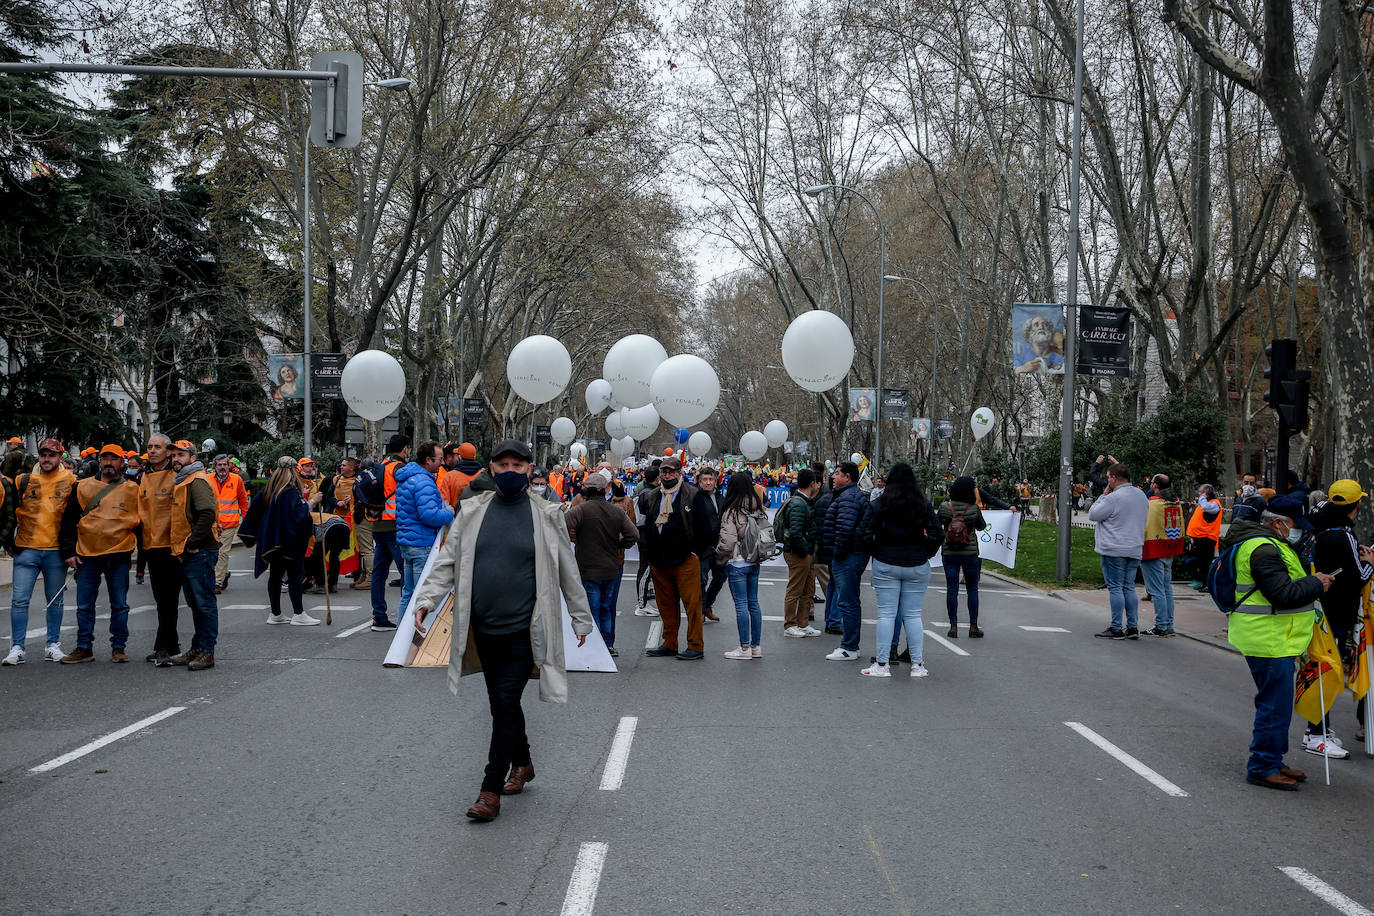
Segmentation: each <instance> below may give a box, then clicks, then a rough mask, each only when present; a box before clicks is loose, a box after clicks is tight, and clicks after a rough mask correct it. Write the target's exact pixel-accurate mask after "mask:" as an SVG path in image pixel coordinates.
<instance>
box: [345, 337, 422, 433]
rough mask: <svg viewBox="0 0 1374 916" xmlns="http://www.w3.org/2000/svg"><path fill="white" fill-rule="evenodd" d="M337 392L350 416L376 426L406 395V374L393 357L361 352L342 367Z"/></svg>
mask: <svg viewBox="0 0 1374 916" xmlns="http://www.w3.org/2000/svg"><path fill="white" fill-rule="evenodd" d="M339 388H340V390H341V391H342V392H343V397H344V400H345V401H347V402H348V406H349V407H351V408H353V412H354V413H356V414H357V415H358V416H360V417H362V418H363V419H364V420H371V421H372V422H374V423H375V422H376V421H378V420H381V419H384V418H385V417H389V416H391V414H392V413H393V412H394V411H395V410H396V408H397V407H399V406H401V398H403V397H405V393H406V373H405V370H404V369H402V368H401V364H400V363H398V362H396V357H394V356H392V355H391V354H390V353H383V352H382V351H381V350H363V351H362V352H361V353H357V354H355V355H354V356H353V358H352V359H350V360H349V361H348V365H346V366H344V370H343V375H342V376H341V377H340V378H339Z"/></svg>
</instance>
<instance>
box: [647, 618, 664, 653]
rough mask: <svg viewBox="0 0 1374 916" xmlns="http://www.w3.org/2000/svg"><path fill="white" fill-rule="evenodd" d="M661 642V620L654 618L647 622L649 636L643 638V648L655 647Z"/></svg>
mask: <svg viewBox="0 0 1374 916" xmlns="http://www.w3.org/2000/svg"><path fill="white" fill-rule="evenodd" d="M661 642H663V621H662V620H655V621H654V622H653V623H651V624H649V638H648V639H646V640H644V648H646V649H656V648H658V644H659V643H661Z"/></svg>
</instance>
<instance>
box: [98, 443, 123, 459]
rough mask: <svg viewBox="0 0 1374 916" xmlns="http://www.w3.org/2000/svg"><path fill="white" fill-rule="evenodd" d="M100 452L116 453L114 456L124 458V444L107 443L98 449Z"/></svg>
mask: <svg viewBox="0 0 1374 916" xmlns="http://www.w3.org/2000/svg"><path fill="white" fill-rule="evenodd" d="M100 454H102V455H105V454H110V455H116V456H118V457H119V458H120V459H123V458H124V446H122V445H114V444H110V445H107V446H105V447H104V448H102V449H101V450H100Z"/></svg>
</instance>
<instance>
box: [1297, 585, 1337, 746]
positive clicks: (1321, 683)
mask: <svg viewBox="0 0 1374 916" xmlns="http://www.w3.org/2000/svg"><path fill="white" fill-rule="evenodd" d="M1344 689H1345V675H1344V673H1343V672H1342V670H1341V655H1340V651H1339V650H1338V649H1337V648H1336V640H1335V639H1334V638H1333V637H1332V635H1331V628H1330V626H1329V625H1328V624H1327V622H1326V615H1325V614H1323V613H1321V612H1320V611H1318V613H1317V621H1316V625H1315V626H1313V627H1312V641H1311V642H1310V643H1309V644H1308V646H1307V651H1306V652H1305V653H1303V655H1302V657H1301V658H1299V659H1298V677H1297V689H1296V692H1295V694H1294V699H1293V710H1294V711H1295V712H1296V713H1297V714H1298V715H1300V716H1302V717H1303V718H1304V719H1306V720H1307V721H1308V722H1311V723H1312V724H1313V725H1316V724H1318V723H1320V722H1322V721H1323V720H1324V719H1325V717H1326V714H1327V713H1328V712H1330V711H1331V707H1332V705H1334V704H1335V702H1336V697H1338V696H1340V695H1341V692H1342V691H1343V690H1344Z"/></svg>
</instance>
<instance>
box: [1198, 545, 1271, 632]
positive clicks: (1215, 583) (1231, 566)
mask: <svg viewBox="0 0 1374 916" xmlns="http://www.w3.org/2000/svg"><path fill="white" fill-rule="evenodd" d="M1247 540H1248V539H1247ZM1244 543H1245V541H1240V542H1239V543H1236V544H1232V545H1231V546H1230V547H1227V548H1226V549H1225V550H1223V551H1222V552H1221V553H1220V554H1219V555H1218V556H1217V558H1216V559H1215V560H1213V561H1212V565H1211V567H1210V568H1209V569H1208V570H1207V593H1208V594H1210V595H1211V596H1212V603H1213V604H1215V605H1216V606H1217V610H1219V611H1221V612H1222V613H1223V614H1230V613H1232V612H1234V611H1235V609H1236V608H1237V607H1239V606H1240V605H1241V604H1242V603H1243V602H1244V601H1245V599H1246V598H1249V597H1250V596H1251V595H1253V594H1254V593H1255V592H1256V591H1258V590H1259V585H1258V584H1255V585H1254V586H1252V587H1251V589H1250V590H1249V591H1248V592H1246V593H1245V594H1244V595H1242V596H1241V597H1240V599H1239V600H1237V599H1236V557H1237V555H1238V554H1239V553H1240V545H1241V544H1244Z"/></svg>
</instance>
